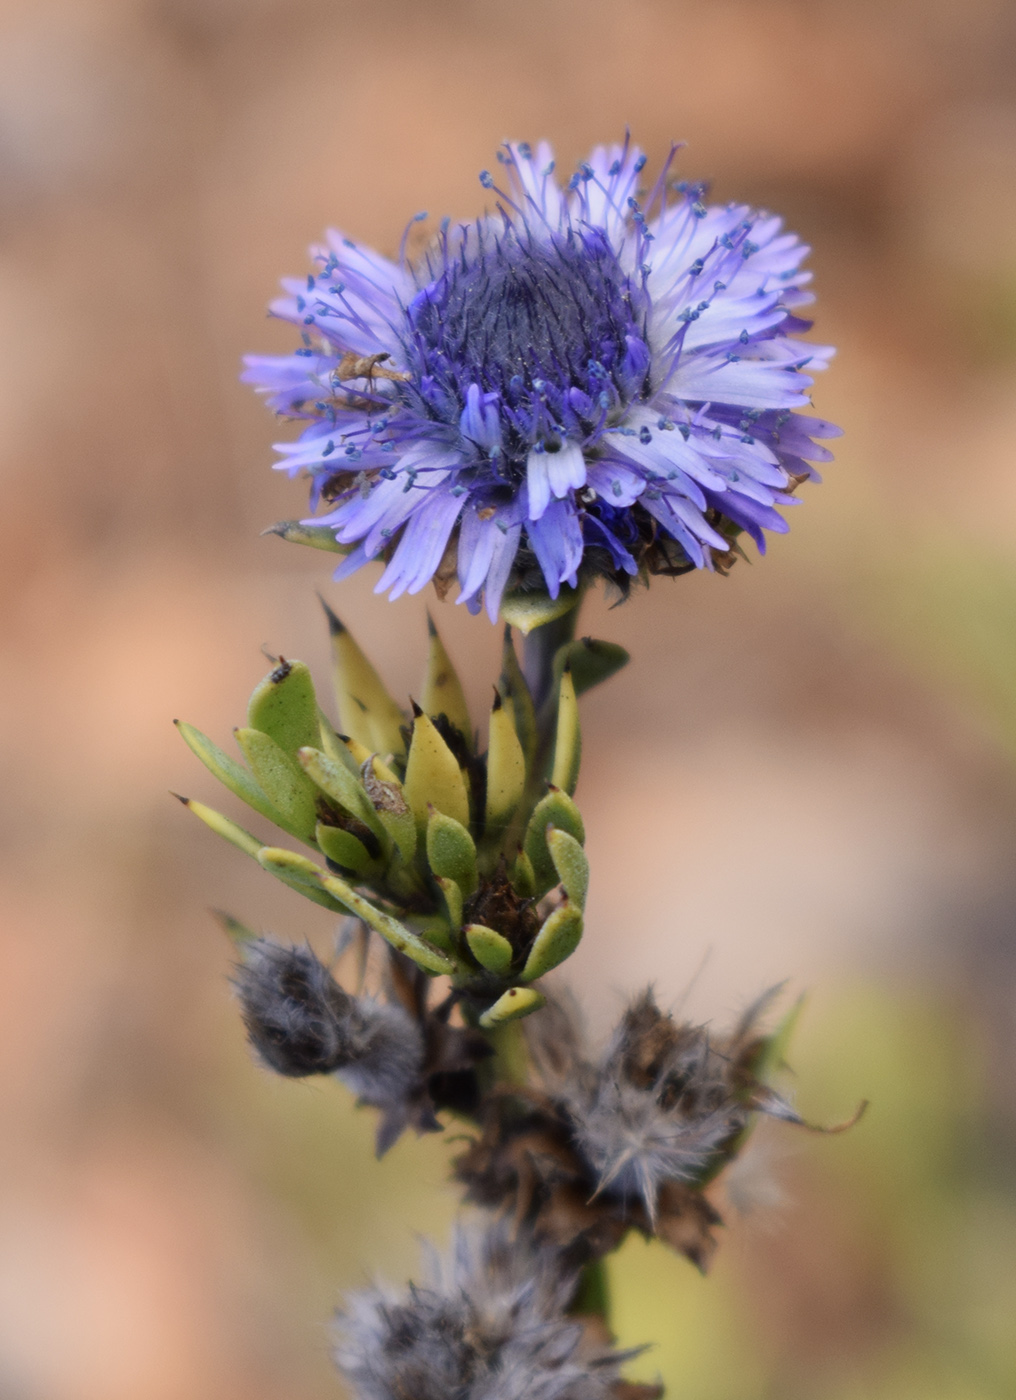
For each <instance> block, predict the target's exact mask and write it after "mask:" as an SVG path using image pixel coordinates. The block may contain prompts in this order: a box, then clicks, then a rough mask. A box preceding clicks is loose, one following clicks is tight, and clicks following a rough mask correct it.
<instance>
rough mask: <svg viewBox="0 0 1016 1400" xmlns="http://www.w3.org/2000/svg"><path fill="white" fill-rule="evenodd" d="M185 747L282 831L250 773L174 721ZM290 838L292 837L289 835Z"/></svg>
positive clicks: (277, 814) (279, 818)
mask: <svg viewBox="0 0 1016 1400" xmlns="http://www.w3.org/2000/svg"><path fill="white" fill-rule="evenodd" d="M173 722H174V724H175V725H176V727H177V729H178V730H179V731H180V735H181V737H182V738H183V741H184V743H185V744H186V745H187V747H188V748H189V749H190V750H191V752H192V753H196V754H197V756H198V758H200V760H201V762H202V763H203V764H204V765H205V767H206V768H207V769H208V771H209V772H210V773H212V774H214V776H215V777H216V778H218V780H219V782H220V783H222V784H223V785H224V786H225V787H228V788H229V790H230V792H232V793H234V794H235V795H236V796H237V797H239V798H240V799H241V801H243V802H246V804H247V806H248V807H253V809H254V811H255V812H260V813H261V815H262V816H263V817H267V819H268V820H269V821H270V822H273V823H274V824H275V825H276V826H281V827H283V829H285V822H284V820H283V818H282V814H281V813H280V812H279V810H278V808H276V807H273V806H272V804H271V802H269V800H268V798H267V796H266V795H265V793H264V792H263V791H262V790H261V788H260V787H258V784H257V782H256V780H255V779H254V778H253V777H252V776H251V774H250V772H249V771H248V770H247V769H246V768H244V766H243V764H242V763H237V761H236V759H235V758H230V756H229V754H227V753H223V751H222V749H220V748H219V746H218V745H217V744H213V743H212V741H211V739H209V738H208V736H207V735H205V734H202V733H201V730H200V729H195V728H194V726H193V725H192V724H185V723H184V722H183V720H181V719H178V720H174V721H173ZM290 834H292V833H290Z"/></svg>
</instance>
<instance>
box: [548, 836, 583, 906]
mask: <svg viewBox="0 0 1016 1400" xmlns="http://www.w3.org/2000/svg"><path fill="white" fill-rule="evenodd" d="M547 849H548V850H549V851H550V858H551V860H552V861H553V862H554V869H555V870H556V871H557V876H558V879H559V880H560V881H561V884H562V885H564V892H565V894H566V895H567V896H568V900H569V903H571V904H574V905H575V906H576V908H578V909H585V907H586V895H587V894H588V892H589V857H588V856H587V855H586V853H585V851H584V850H583V849H582V847H581V846H580V845H579V843H578V842H577V841H576V840H575V837H574V836H572V835H571V833H570V832H567V831H560V830H558V828H557V827H554V826H548V828H547Z"/></svg>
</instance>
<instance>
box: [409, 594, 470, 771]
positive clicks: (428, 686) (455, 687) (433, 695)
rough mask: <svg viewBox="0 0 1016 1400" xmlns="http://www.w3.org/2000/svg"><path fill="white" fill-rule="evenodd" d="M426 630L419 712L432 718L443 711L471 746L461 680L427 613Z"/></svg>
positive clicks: (442, 713)
mask: <svg viewBox="0 0 1016 1400" xmlns="http://www.w3.org/2000/svg"><path fill="white" fill-rule="evenodd" d="M427 631H428V633H429V635H430V646H429V648H428V651H427V674H426V676H425V677H424V682H423V695H422V697H421V704H422V706H423V712H424V714H426V715H430V716H431V718H432V719H436V718H437V716H438V715H444V716H445V717H446V719H448V720H450V721H451V723H452V724H454V726H455V728H456V729H457V730H458V731H459V733H460V734H461V735H462V736H463V738H464V739H465V741H466V743H467V744H469V745H470V747H472V742H473V727H472V724H471V723H470V719H469V710H468V709H467V707H466V697H465V695H463V693H462V682H461V681H460V680H459V677H458V672H457V671H456V670H455V667H454V666H453V665H452V663H451V659H450V657H449V656H448V653H447V652H446V651H445V649H444V643H443V642H442V641H441V638H440V637H439V636H438V631H437V628H436V627H435V626H434V623H433V620H432V619H431V616H430V613H428V614H427Z"/></svg>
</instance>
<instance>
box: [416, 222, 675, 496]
mask: <svg viewBox="0 0 1016 1400" xmlns="http://www.w3.org/2000/svg"><path fill="white" fill-rule="evenodd" d="M428 271H430V272H431V273H432V274H433V273H435V272H436V274H437V275H436V276H434V277H433V280H432V281H430V282H429V283H428V284H427V285H426V286H424V287H423V289H422V290H421V291H420V292H419V294H418V295H417V296H416V297H415V298H414V299H413V301H412V302H411V303H410V305H409V307H408V308H407V311H406V320H407V323H408V326H407V332H406V338H405V340H406V357H407V364H408V368H409V369H410V371H411V373H412V380H411V381H410V382H408V383H406V384H403V385H400V393H401V396H402V397H403V399H404V401H406V402H407V406H409V407H410V408H412V409H414V410H415V411H416V412H417V413H420V414H422V415H423V416H425V417H427V418H429V419H431V420H434V421H437V422H442V423H446V424H448V425H449V426H454V427H456V428H457V427H458V424H459V417H460V415H461V413H462V410H463V408H464V407H465V404H466V396H467V394H468V391H469V388H470V386H471V385H474V384H475V385H478V386H479V388H480V390H481V391H482V392H483V393H484V394H490V395H496V409H497V413H498V416H499V418H500V422H501V433H502V443H501V449H500V453H498V452H497V451H494V452H493V453H492V454H491V456H492V458H493V459H499V460H498V461H497V466H498V469H499V471H501V470H504V469H505V468H506V467H507V468H508V469H509V472H511V473H512V474H515V473H516V472H517V471H519V470H521V468H522V467H523V465H524V463H525V459H526V456H527V453H528V452H529V449H530V448H531V447H532V446H533V445H534V444H535V443H537V442H545V443H546V444H547V446H548V447H549V448H550V450H553V449H554V448H555V447H557V446H558V445H559V443H560V440H561V439H562V438H565V437H569V438H572V439H575V440H577V441H580V442H586V443H588V442H589V441H590V440H592V439H594V438H595V437H596V436H597V435H598V433H599V431H601V430H602V428H603V426H604V425H605V423H606V422H607V421H608V420H609V419H610V418H611V417H612V415H613V414H615V413H616V412H617V411H618V410H619V409H621V408H623V407H624V406H625V405H627V404H628V403H630V402H631V401H632V399H634V398H637V397H639V396H640V395H641V394H643V393H644V392H645V391H646V376H647V372H648V368H649V350H648V347H647V345H646V342H645V319H646V312H647V309H648V303H647V298H646V296H645V294H644V293H643V291H642V289H641V287H640V286H639V284H638V283H636V282H633V281H632V280H631V279H630V278H629V277H628V276H627V275H626V273H625V272H624V270H623V269H622V268H621V266H620V264H619V263H618V260H617V258H616V256H615V254H614V251H613V249H612V248H611V247H610V244H609V242H608V241H607V238H606V235H605V234H604V233H603V231H602V230H600V229H596V228H583V229H581V230H580V229H570V230H568V231H567V232H566V233H562V234H558V235H554V236H553V237H552V238H548V237H543V238H536V237H534V236H533V235H531V234H530V232H529V231H528V230H527V229H525V228H523V229H521V230H516V229H515V228H514V227H512V226H508V227H506V228H504V229H500V230H498V231H497V232H496V233H494V232H492V231H491V229H490V227H489V226H482V225H478V226H477V227H476V228H474V229H470V230H468V232H467V233H466V234H465V235H464V236H463V237H462V239H461V241H460V242H459V243H458V245H455V246H453V245H451V244H450V243H449V244H446V245H445V247H444V249H443V260H442V263H440V264H439V265H438V267H437V268H435V267H434V266H433V265H431V266H430V267H429V268H428Z"/></svg>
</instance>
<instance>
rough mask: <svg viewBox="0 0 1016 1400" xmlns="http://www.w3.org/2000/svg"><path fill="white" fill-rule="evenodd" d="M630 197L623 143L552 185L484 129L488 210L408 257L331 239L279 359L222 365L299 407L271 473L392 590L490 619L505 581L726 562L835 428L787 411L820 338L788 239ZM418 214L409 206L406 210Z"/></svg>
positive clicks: (771, 224)
mask: <svg viewBox="0 0 1016 1400" xmlns="http://www.w3.org/2000/svg"><path fill="white" fill-rule="evenodd" d="M675 153H676V148H675V151H672V152H671V156H670V159H669V160H668V161H667V164H666V166H665V167H664V170H663V172H662V174H661V175H660V177H659V179H658V180H657V181H656V183H655V185H654V186H653V187H652V189H651V190H650V191H649V192H648V193H647V194H645V195H643V193H642V191H641V190H640V188H639V178H640V175H641V172H642V170H643V168H644V166H645V157H644V156H643V155H641V154H640V153H639V151H638V150H637V149H636V148H635V147H633V146H632V145H631V144H630V143H629V142H628V141H627V140H626V141H625V143H624V145H623V146H614V147H610V148H607V147H598V148H597V149H596V150H594V151H593V153H592V154H591V156H590V158H589V161H588V162H587V163H583V164H582V165H581V166H580V167H579V169H578V171H577V173H576V174H575V175H573V176H572V178H571V179H570V181H569V182H568V185H567V188H566V189H564V190H562V189H561V188H560V186H559V185H558V183H557V181H556V179H555V177H554V161H553V158H552V155H551V151H550V148H549V147H548V146H547V145H545V144H544V145H540V146H538V147H537V148H536V149H535V150H533V149H531V148H530V147H529V146H528V145H525V144H519V145H514V144H507V145H505V146H504V148H503V149H502V150H501V152H499V160H500V161H501V165H502V168H503V177H502V185H501V186H500V187H499V185H498V184H497V182H496V181H495V180H494V177H493V176H492V175H490V174H489V172H487V171H484V172H483V174H482V175H481V177H480V179H481V183H482V184H483V186H484V187H485V188H486V189H490V190H492V191H493V192H494V193H495V195H496V199H497V206H496V213H494V214H487V215H484V216H483V217H482V218H479V219H477V220H476V222H475V223H473V224H463V225H458V226H452V225H451V224H450V223H449V222H448V221H445V222H444V223H443V224H442V226H441V229H440V232H439V234H438V236H437V239H436V240H435V241H434V242H433V243H432V244H431V246H430V248H429V250H428V251H427V252H426V254H425V255H424V256H423V257H422V258H421V259H420V260H419V261H418V262H416V263H415V264H412V263H410V262H409V261H408V260H407V258H406V256H405V244H406V239H403V249H402V252H401V254H400V258H399V261H398V262H390V261H388V260H387V259H385V258H383V257H381V256H380V255H379V254H377V253H375V252H373V251H371V250H370V249H367V248H363V247H360V246H359V245H358V244H356V243H353V242H352V241H351V240H350V239H348V238H345V237H343V236H342V235H341V234H339V233H336V232H334V231H332V232H329V234H328V236H327V243H326V244H325V246H323V247H321V248H318V249H315V250H314V258H315V263H316V271H315V272H314V273H313V274H312V275H311V276H309V277H307V279H306V281H299V280H292V279H291V280H286V281H285V282H284V283H283V286H284V287H285V290H286V296H285V297H283V298H281V299H280V300H278V301H276V302H275V303H273V306H272V311H273V313H274V314H275V315H277V316H280V317H282V318H284V319H286V320H289V321H292V322H293V323H294V324H295V325H297V326H299V327H300V330H301V334H302V338H303V345H302V346H301V348H300V349H298V350H296V351H295V353H294V354H292V355H286V356H249V357H248V358H247V361H246V364H247V368H246V371H245V373H244V379H246V380H247V381H248V382H250V383H253V384H255V385H257V386H258V389H259V391H260V392H262V393H264V394H265V395H266V396H267V399H268V403H269V405H270V406H271V407H272V408H274V409H275V410H276V411H277V412H278V413H279V414H281V415H283V416H285V417H288V418H295V419H297V420H299V421H301V422H303V424H304V425H305V426H304V430H303V432H302V434H301V436H300V437H299V439H298V440H297V441H296V442H287V443H282V444H279V446H278V451H279V452H280V453H281V454H282V460H281V461H280V462H279V464H278V465H279V466H280V467H282V468H283V469H284V470H286V471H288V472H289V473H290V475H295V474H297V473H298V472H307V473H309V475H310V477H311V480H312V502H313V505H314V507H315V508H319V507H321V506H322V505H323V506H324V508H325V509H324V513H322V514H319V515H317V516H316V517H315V518H314V520H313V521H312V522H311V521H309V522H305V523H307V524H315V525H318V526H321V525H324V526H327V527H328V528H330V529H331V530H333V531H334V534H335V538H336V540H337V542H338V543H339V544H340V545H342V546H343V547H345V548H346V549H347V550H348V551H349V552H348V553H347V557H346V558H345V560H344V561H343V563H342V564H341V565H340V567H339V569H338V570H337V571H336V577H337V578H343V577H345V576H347V575H348V574H351V573H352V572H354V571H355V570H356V569H358V568H360V567H361V565H363V564H365V563H367V562H368V561H369V560H372V559H381V560H383V561H384V563H385V564H386V567H385V570H384V572H383V574H382V576H381V578H380V580H379V582H378V584H377V591H378V592H382V591H385V590H389V591H390V596H391V597H392V598H397V597H398V596H399V595H400V594H402V593H404V592H409V593H416V592H418V591H419V590H420V589H422V588H423V587H424V586H425V585H426V584H427V583H428V582H429V581H431V580H432V579H434V580H435V581H436V582H437V583H439V584H440V585H442V586H444V585H447V584H448V583H449V582H450V580H451V577H452V576H453V574H454V573H456V572H457V575H458V582H459V587H460V593H459V599H458V601H459V602H461V603H466V604H467V605H468V606H469V608H470V610H471V611H474V612H475V611H478V610H479V608H480V606H481V600H483V601H484V602H485V604H486V608H487V612H488V613H489V615H490V617H491V619H495V618H496V617H497V615H498V611H499V608H500V606H501V600H502V596H503V595H504V592H505V589H506V588H510V589H522V590H524V591H528V590H534V589H538V590H541V591H542V590H545V591H546V592H547V593H548V594H549V595H550V597H551V598H557V596H558V594H559V592H560V590H561V587H562V585H565V584H567V585H570V586H572V587H576V586H578V584H579V582H580V579H581V580H583V581H584V580H588V579H589V578H592V577H595V576H597V575H601V576H605V577H606V578H608V579H610V580H611V581H612V582H613V583H614V584H616V585H618V586H619V587H620V588H621V589H622V591H626V590H627V588H628V586H629V585H630V583H631V581H632V579H634V578H636V577H638V576H639V575H640V574H642V575H643V576H644V575H646V574H649V573H669V574H677V573H683V572H685V571H687V570H689V569H692V568H715V567H717V566H719V567H724V566H725V564H726V563H727V562H729V561H730V559H731V552H730V551H731V546H732V542H733V540H734V538H735V537H736V535H737V534H738V533H739V532H740V531H742V530H743V531H746V532H747V533H748V534H749V535H750V536H751V537H752V538H753V539H754V540H755V542H756V544H757V545H758V548H759V550H760V551H762V552H764V551H765V534H764V531H766V530H771V531H776V532H785V531H786V529H787V524H786V521H785V520H784V518H783V516H782V515H781V514H780V511H779V509H778V507H780V506H788V505H793V504H796V501H795V498H794V496H793V494H792V492H793V491H794V489H795V487H796V486H797V485H798V484H799V483H800V482H801V481H802V480H804V479H805V478H811V479H812V480H818V479H819V478H818V474H817V472H816V471H815V468H814V466H813V465H811V464H812V463H814V462H821V461H827V460H829V458H830V453H829V452H828V451H827V450H826V449H825V448H824V447H821V446H818V445H816V443H815V442H814V441H813V439H815V438H827V437H834V436H837V435H838V433H839V429H837V428H835V427H833V426H832V425H831V424H829V423H826V422H823V421H822V420H821V419H818V418H814V417H809V416H806V415H804V414H802V413H799V412H797V410H799V409H801V408H804V407H805V406H807V404H808V402H809V399H808V390H809V388H810V387H811V384H812V379H811V377H810V374H811V372H812V371H814V370H817V369H824V368H825V366H826V363H827V361H828V359H829V356H830V355H831V354H832V351H831V350H830V349H829V348H828V347H825V346H816V345H811V344H809V343H806V342H804V341H802V340H800V339H798V336H799V334H800V333H801V332H803V331H806V330H808V329H809V326H810V323H809V322H807V321H804V320H801V319H800V318H799V316H798V314H797V312H798V310H799V308H800V307H802V306H803V305H805V304H806V303H807V302H809V301H811V300H812V298H811V295H810V293H808V292H807V291H806V290H804V288H805V287H806V284H807V283H808V281H809V280H810V277H811V274H810V273H807V272H802V271H801V270H800V269H801V263H802V262H803V260H804V258H805V256H806V254H807V252H808V249H807V248H806V247H805V246H804V245H803V244H802V243H801V242H800V240H799V239H798V238H797V237H796V236H795V235H794V234H792V233H786V232H784V231H783V228H782V223H781V221H780V219H778V218H776V217H775V216H773V215H771V214H766V213H761V212H758V211H755V210H752V209H750V208H748V207H747V206H745V205H726V206H723V207H721V206H719V205H708V206H707V205H706V204H704V203H703V195H704V190H703V188H702V187H701V186H699V185H689V184H686V183H683V182H682V183H679V184H676V185H675V184H671V183H670V182H669V180H668V172H669V168H670V164H671V162H672V160H673V157H674V154H675ZM418 217H419V218H422V217H423V216H418Z"/></svg>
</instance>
